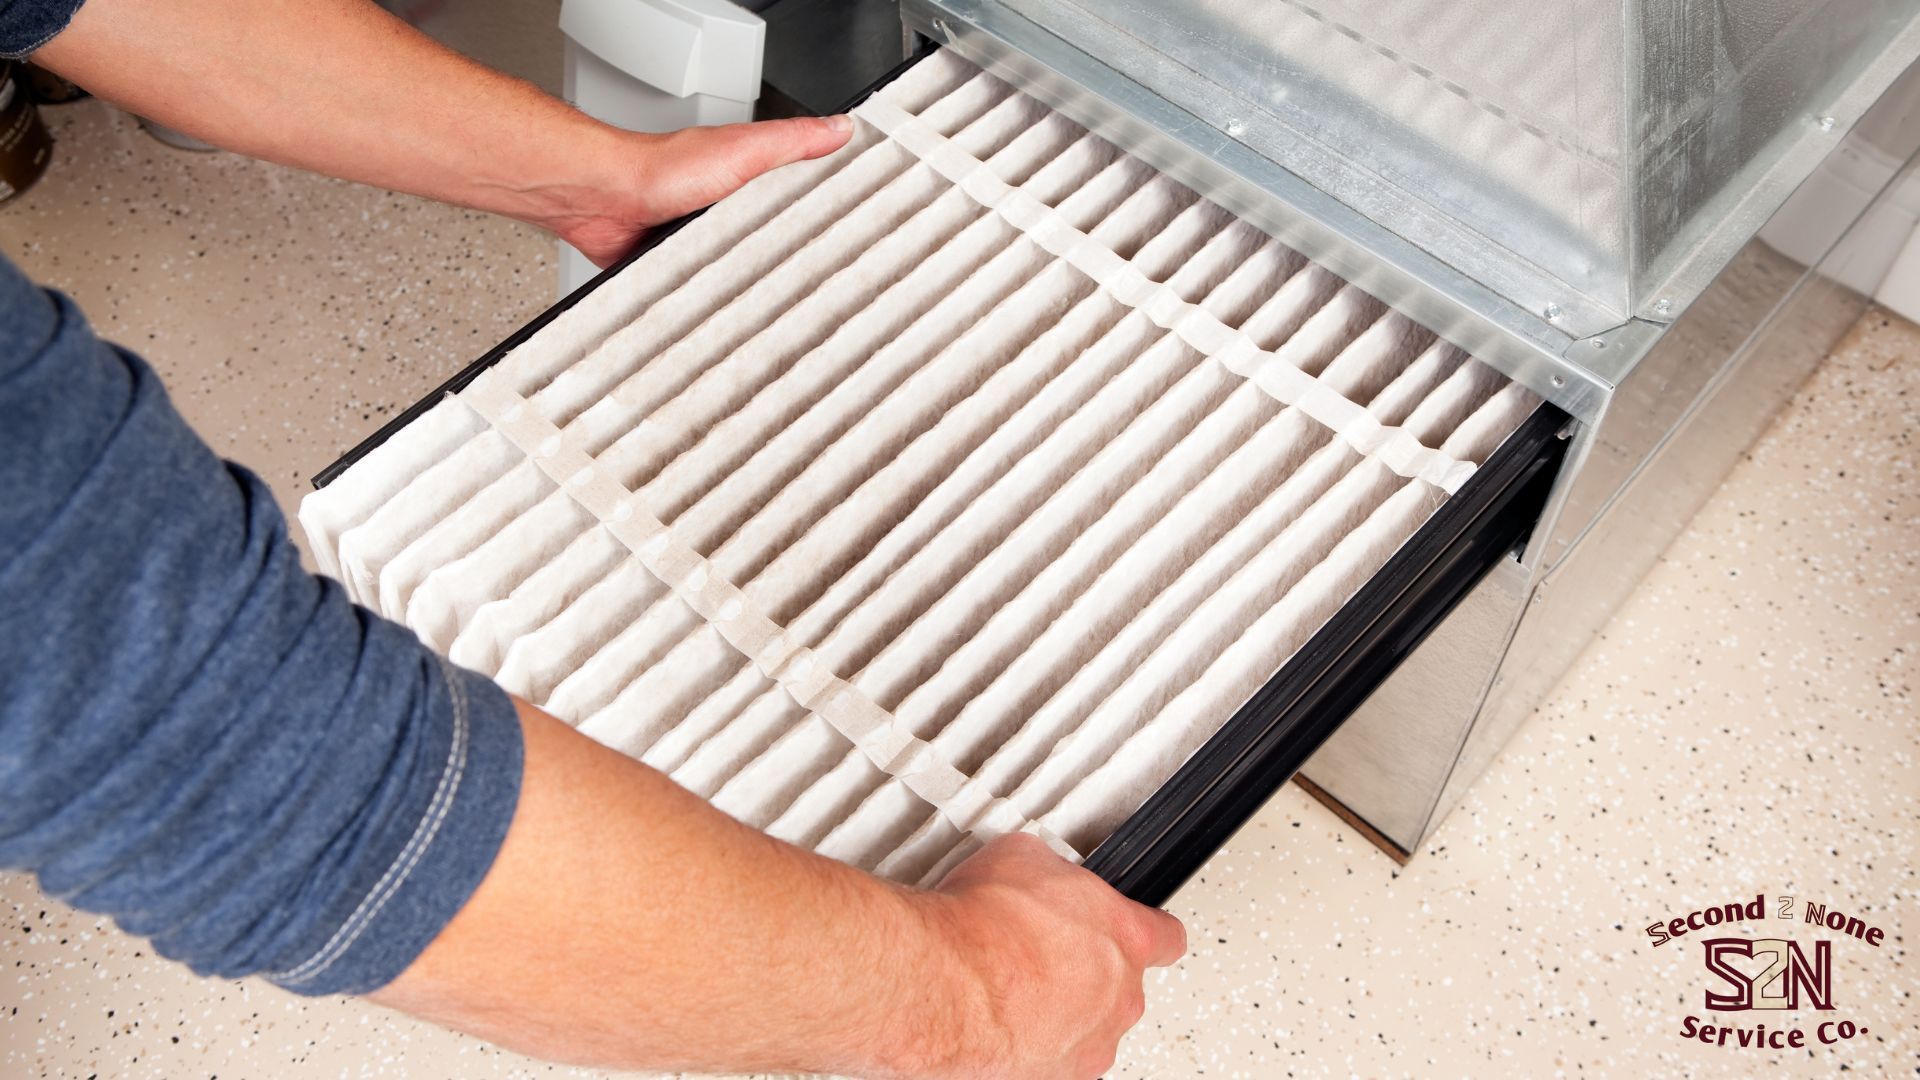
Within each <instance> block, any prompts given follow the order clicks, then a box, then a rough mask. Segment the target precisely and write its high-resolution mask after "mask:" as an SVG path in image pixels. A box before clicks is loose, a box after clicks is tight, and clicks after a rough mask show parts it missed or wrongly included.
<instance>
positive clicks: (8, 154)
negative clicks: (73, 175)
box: [0, 61, 53, 204]
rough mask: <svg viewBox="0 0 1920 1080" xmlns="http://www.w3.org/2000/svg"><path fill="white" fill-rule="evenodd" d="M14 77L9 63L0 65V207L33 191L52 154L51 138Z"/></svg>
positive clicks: (37, 112)
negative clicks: (30, 190)
mask: <svg viewBox="0 0 1920 1080" xmlns="http://www.w3.org/2000/svg"><path fill="white" fill-rule="evenodd" d="M17 73H18V69H17V68H16V67H15V66H14V64H13V62H12V61H5V62H0V204H3V203H8V202H11V201H13V199H14V197H15V196H17V195H19V194H20V193H21V192H23V191H25V190H27V189H28V188H30V187H32V186H33V182H34V181H35V180H38V179H40V177H41V174H43V173H45V172H46V171H47V159H48V158H49V157H50V156H51V155H52V153H53V136H51V135H49V134H47V126H46V125H45V124H43V123H41V122H40V110H39V109H37V108H35V107H34V104H33V100H32V99H31V98H30V97H29V96H28V95H27V93H26V91H25V90H24V89H22V88H21V85H20V81H19V79H18V78H17V77H16V75H17Z"/></svg>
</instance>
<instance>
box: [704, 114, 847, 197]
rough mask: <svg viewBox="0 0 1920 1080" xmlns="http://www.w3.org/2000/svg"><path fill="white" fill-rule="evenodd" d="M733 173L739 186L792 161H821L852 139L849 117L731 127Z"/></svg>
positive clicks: (800, 117)
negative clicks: (739, 182) (814, 159)
mask: <svg viewBox="0 0 1920 1080" xmlns="http://www.w3.org/2000/svg"><path fill="white" fill-rule="evenodd" d="M729 134H730V135H731V137H732V143H733V145H732V146H731V147H730V150H731V152H732V154H733V155H734V161H733V172H734V174H735V175H736V176H737V177H739V179H740V181H741V182H742V183H745V182H746V181H748V180H751V179H753V178H754V177H756V176H759V175H760V174H761V173H763V172H767V171H769V170H772V169H777V168H779V167H780V166H782V165H791V164H793V163H794V162H796V161H806V160H808V159H809V158H817V157H825V156H826V155H828V154H831V153H833V152H834V151H835V150H838V149H840V148H841V147H842V146H845V145H846V144H847V140H848V139H849V138H850V137H852V135H853V118H852V117H851V116H796V117H793V118H792V119H789V120H762V121H759V122H758V123H752V124H736V125H732V126H731V128H730V130H729Z"/></svg>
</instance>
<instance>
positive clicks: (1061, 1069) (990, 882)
mask: <svg viewBox="0 0 1920 1080" xmlns="http://www.w3.org/2000/svg"><path fill="white" fill-rule="evenodd" d="M929 899H930V900H931V901H932V903H933V905H934V909H935V910H936V911H937V912H938V915H937V916H936V918H937V919H938V920H939V922H940V924H941V925H943V926H944V928H945V930H946V934H947V936H948V939H949V940H950V941H951V942H952V946H953V948H952V955H953V956H954V957H955V959H956V960H957V962H958V963H959V964H960V965H961V966H962V968H963V972H964V975H963V981H964V982H966V983H970V985H971V993H967V994H963V995H962V996H961V998H960V1004H959V1006H958V1008H960V1009H961V1010H963V1015H964V1017H965V1019H964V1020H963V1021H962V1022H961V1023H960V1024H958V1025H956V1028H955V1030H956V1031H957V1033H958V1034H957V1036H956V1037H954V1038H953V1039H952V1045H948V1046H944V1047H929V1048H923V1049H926V1050H928V1051H930V1053H928V1054H927V1056H926V1057H925V1058H924V1060H923V1062H922V1063H921V1064H922V1065H923V1066H924V1067H922V1068H919V1069H914V1070H910V1071H912V1072H913V1073H914V1074H915V1075H924V1076H936V1077H952V1078H970V1077H994V1078H1001V1077H1006V1078H1018V1080H1043V1078H1044V1080H1070V1078H1071V1080H1087V1078H1091V1077H1097V1076H1099V1075H1100V1074H1101V1073H1103V1072H1105V1071H1106V1070H1107V1069H1108V1068H1109V1067H1110V1066H1112V1064H1113V1061H1114V1055H1115V1053H1116V1052H1117V1050H1118V1049H1119V1044H1120V1037H1121V1036H1122V1035H1124V1034H1126V1031H1127V1029H1128V1028H1131V1027H1132V1026H1133V1025H1134V1024H1135V1023H1136V1022H1138V1021H1139V1019H1140V1017H1141V1015H1142V1013H1144V1012H1145V1010H1146V998H1145V995H1144V993H1143V990H1142V986H1141V980H1142V977H1143V976H1144V974H1145V970H1146V969H1147V968H1150V967H1165V966H1168V965H1171V964H1173V963H1174V962H1176V961H1178V960H1179V959H1180V958H1181V957H1182V956H1184V955H1185V954H1186V951H1187V934H1186V930H1185V928H1183V927H1182V926H1181V925H1180V920H1178V919H1176V918H1174V917H1173V916H1172V915H1169V914H1167V913H1166V912H1164V911H1159V910H1156V909H1154V908H1150V907H1146V906H1144V905H1141V904H1136V903H1134V902H1133V901H1131V900H1128V899H1127V898H1126V897H1124V896H1121V895H1120V894H1119V893H1117V892H1115V891H1114V890H1113V889H1112V888H1111V887H1109V886H1108V885H1107V883H1106V882H1104V881H1102V880H1100V878H1098V877H1097V876H1095V875H1094V874H1093V873H1091V872H1089V871H1087V870H1084V869H1082V868H1081V867H1078V866H1075V865H1073V864H1072V863H1069V862H1067V861H1066V860H1064V859H1062V858H1060V857H1059V856H1058V855H1055V854H1054V853H1053V852H1052V851H1049V850H1048V849H1047V847H1046V845H1045V844H1043V843H1041V842H1040V841H1039V840H1037V839H1035V838H1034V837H1031V836H1027V835H1024V834H1017V835H1013V836H1006V837H1002V838H1000V839H998V840H995V841H994V842H992V843H990V844H988V845H986V846H985V847H983V848H981V849H980V851H979V852H977V853H975V854H974V855H973V857H971V858H969V859H968V860H967V861H965V862H963V863H961V864H960V865H959V866H957V867H955V868H954V870H953V872H952V873H950V874H948V875H947V878H946V880H945V881H943V882H941V884H940V887H939V888H938V889H937V890H935V892H934V893H933V894H932V895H931V896H930V897H929Z"/></svg>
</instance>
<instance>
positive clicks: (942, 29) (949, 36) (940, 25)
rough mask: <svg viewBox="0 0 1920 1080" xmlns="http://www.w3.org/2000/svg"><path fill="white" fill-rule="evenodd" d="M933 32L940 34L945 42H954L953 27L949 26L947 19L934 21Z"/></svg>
mask: <svg viewBox="0 0 1920 1080" xmlns="http://www.w3.org/2000/svg"><path fill="white" fill-rule="evenodd" d="M933 32H934V33H936V34H939V35H940V37H941V38H942V39H943V40H945V41H952V40H953V27H951V26H948V25H947V20H945V19H935V20H933Z"/></svg>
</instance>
